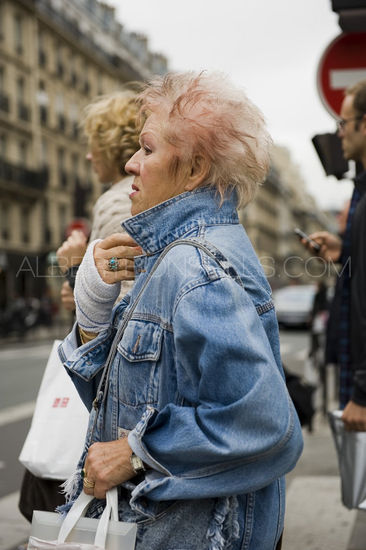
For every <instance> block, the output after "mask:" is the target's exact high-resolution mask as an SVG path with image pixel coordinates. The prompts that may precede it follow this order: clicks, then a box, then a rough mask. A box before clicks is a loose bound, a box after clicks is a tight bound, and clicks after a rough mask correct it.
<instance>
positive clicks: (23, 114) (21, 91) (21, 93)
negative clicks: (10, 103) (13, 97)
mask: <svg viewBox="0 0 366 550" xmlns="http://www.w3.org/2000/svg"><path fill="white" fill-rule="evenodd" d="M16 90H17V91H16V93H17V104H18V117H19V118H20V119H21V120H25V121H28V120H29V114H30V112H29V108H28V107H27V106H26V105H25V103H24V97H25V83H24V78H23V77H22V76H20V77H19V78H18V79H17V86H16Z"/></svg>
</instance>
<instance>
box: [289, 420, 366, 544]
mask: <svg viewBox="0 0 366 550" xmlns="http://www.w3.org/2000/svg"><path fill="white" fill-rule="evenodd" d="M304 443H305V445H304V452H303V454H302V456H301V458H300V460H299V462H298V464H297V466H296V468H295V469H294V471H293V472H291V473H290V474H289V476H288V478H287V487H288V490H287V504H286V518H285V533H284V541H283V546H282V550H365V549H366V512H363V511H357V510H347V508H345V507H344V506H343V505H342V503H341V494H340V480H339V475H338V465H337V456H336V452H335V448H334V444H333V440H332V437H331V433H330V430H329V427H328V423H327V420H326V419H325V418H324V417H323V416H322V415H321V414H320V413H318V414H317V416H316V419H315V426H314V432H313V433H311V434H309V433H308V432H304Z"/></svg>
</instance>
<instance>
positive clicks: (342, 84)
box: [330, 67, 366, 90]
mask: <svg viewBox="0 0 366 550" xmlns="http://www.w3.org/2000/svg"><path fill="white" fill-rule="evenodd" d="M365 79H366V67H365V68H364V69H335V70H333V71H330V87H331V88H332V89H333V90H344V88H348V86H353V85H354V84H357V82H359V81H360V80H365Z"/></svg>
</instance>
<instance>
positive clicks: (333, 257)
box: [301, 231, 342, 262]
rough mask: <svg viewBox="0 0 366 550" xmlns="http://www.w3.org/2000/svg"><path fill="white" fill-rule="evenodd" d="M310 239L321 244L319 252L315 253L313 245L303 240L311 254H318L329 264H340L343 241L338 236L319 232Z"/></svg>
mask: <svg viewBox="0 0 366 550" xmlns="http://www.w3.org/2000/svg"><path fill="white" fill-rule="evenodd" d="M309 237H310V239H312V240H313V241H315V242H317V243H318V244H320V250H319V252H317V251H315V249H314V247H313V246H312V245H311V243H309V242H307V241H306V240H305V239H302V241H301V242H302V244H303V245H304V246H305V247H306V248H307V249H308V250H309V252H312V253H313V254H314V252H315V253H316V255H317V256H320V257H321V258H323V259H324V260H326V261H327V262H338V261H339V257H340V255H341V250H342V241H341V239H340V238H339V237H337V235H333V234H332V233H328V231H317V232H316V233H312V234H311V235H309Z"/></svg>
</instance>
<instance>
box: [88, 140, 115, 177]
mask: <svg viewBox="0 0 366 550" xmlns="http://www.w3.org/2000/svg"><path fill="white" fill-rule="evenodd" d="M86 158H87V160H88V161H89V162H91V165H92V167H93V170H94V172H95V173H96V175H97V177H98V180H99V181H100V183H116V182H117V181H119V180H120V179H121V173H120V170H119V166H118V165H117V164H116V163H112V162H108V159H106V157H105V155H104V154H103V152H102V151H101V150H100V149H98V147H97V146H96V145H95V144H94V143H92V144H91V147H90V151H89V152H88V154H87V155H86Z"/></svg>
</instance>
